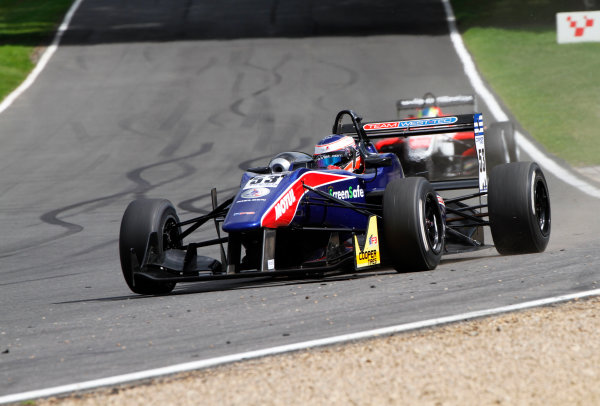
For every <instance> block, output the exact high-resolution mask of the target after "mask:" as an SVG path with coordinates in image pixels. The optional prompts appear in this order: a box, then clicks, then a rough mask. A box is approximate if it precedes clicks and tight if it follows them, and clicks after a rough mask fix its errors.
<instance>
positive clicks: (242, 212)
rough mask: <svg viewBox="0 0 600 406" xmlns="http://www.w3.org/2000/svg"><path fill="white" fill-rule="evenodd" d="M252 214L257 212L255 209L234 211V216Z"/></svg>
mask: <svg viewBox="0 0 600 406" xmlns="http://www.w3.org/2000/svg"><path fill="white" fill-rule="evenodd" d="M250 214H255V212H253V211H240V212H239V213H233V215H234V216H246V215H250Z"/></svg>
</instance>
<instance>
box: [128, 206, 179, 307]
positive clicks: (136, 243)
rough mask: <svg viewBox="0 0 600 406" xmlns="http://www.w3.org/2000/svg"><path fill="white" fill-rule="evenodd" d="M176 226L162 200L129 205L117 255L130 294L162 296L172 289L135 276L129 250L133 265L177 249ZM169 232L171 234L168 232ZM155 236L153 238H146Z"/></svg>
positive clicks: (169, 284) (170, 284) (170, 285)
mask: <svg viewBox="0 0 600 406" xmlns="http://www.w3.org/2000/svg"><path fill="white" fill-rule="evenodd" d="M177 223H179V218H178V217H177V213H176V212H175V208H174V207H173V205H172V204H171V202H169V201H168V200H164V199H138V200H134V201H133V202H131V203H129V206H127V209H126V210H125V213H124V214H123V219H122V220H121V232H120V234H119V254H120V257H121V269H122V270H123V277H124V278H125V282H127V285H128V286H129V289H131V291H132V292H134V293H139V294H142V295H163V294H166V293H169V292H171V291H172V290H173V288H175V283H174V282H157V281H153V280H150V279H147V278H144V277H143V276H135V275H134V272H135V269H134V264H133V263H132V257H131V255H132V253H131V249H133V250H134V253H135V257H136V258H135V259H136V260H137V264H138V265H139V264H142V262H143V260H144V256H145V255H146V248H147V249H148V251H149V254H150V253H152V254H156V255H160V254H161V253H162V252H163V251H164V250H166V249H169V248H176V247H180V246H181V241H180V238H179V233H180V229H179V228H178V227H173V225H175V224H177ZM169 228H170V230H171V231H168V229H169ZM152 233H155V236H156V238H150V236H151V235H152Z"/></svg>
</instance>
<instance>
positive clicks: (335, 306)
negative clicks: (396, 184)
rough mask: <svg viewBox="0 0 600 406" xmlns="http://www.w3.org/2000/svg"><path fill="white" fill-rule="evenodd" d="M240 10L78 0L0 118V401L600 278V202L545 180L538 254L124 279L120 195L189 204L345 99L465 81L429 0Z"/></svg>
mask: <svg viewBox="0 0 600 406" xmlns="http://www.w3.org/2000/svg"><path fill="white" fill-rule="evenodd" d="M207 3H209V4H207ZM238 3H240V2H235V1H220V2H202V1H199V0H168V1H167V0H156V1H152V2H148V1H142V0H131V1H126V2H114V1H108V0H95V1H89V0H84V2H83V3H82V5H81V7H80V8H79V10H78V11H77V13H76V15H75V18H74V19H73V21H72V24H71V28H70V30H69V31H68V32H67V33H66V35H65V37H64V39H63V43H62V44H61V47H60V48H59V50H58V51H57V52H56V54H55V55H54V56H53V58H52V60H51V61H50V63H49V64H48V66H47V67H46V69H45V70H44V72H43V73H42V74H41V76H40V77H39V78H38V80H37V81H36V83H35V84H34V85H33V86H32V87H31V88H30V89H29V90H28V91H27V92H26V93H25V94H23V95H22V96H21V97H20V98H19V99H18V100H17V101H16V102H15V103H14V104H13V105H12V106H11V107H10V108H9V109H8V110H6V111H5V112H4V113H3V114H2V115H0V138H1V146H2V147H1V148H0V173H1V176H0V202H1V206H0V207H1V208H0V224H1V225H2V233H1V234H0V258H1V262H0V303H1V312H0V395H7V394H12V393H17V392H23V391H29V390H34V389H41V388H46V387H50V386H57V385H63V384H69V383H75V382H80V381H85V380H91V379H96V378H102V377H107V376H111V375H117V374H123V373H128V372H134V371H139V370H144V369H150V368H157V367H162V366H166V365H171V364H176V363H182V362H187V361H193V360H198V359H203V358H209V357H215V356H220V355H226V354H231V353H235V352H242V351H249V350H254V349H261V348H265V347H269V346H275V345H282V344H287V343H294V342H298V341H304V340H308V339H315V338H323V337H327V336H332V335H338V334H344V333H350V332H355V331H361V330H366V329H372V328H378V327H385V326H390V325H395V324H400V323H407V322H411V321H418V320H423V319H429V318H434V317H442V316H448V315H452V314H455V313H462V312H467V311H474V310H481V309H486V308H491V307H498V306H502V305H509V304H514V303H519V302H523V301H527V300H534V299H539V298H544V297H548V296H554V295H559V294H567V293H573V292H578V291H584V290H591V289H596V288H598V287H600V253H599V250H598V247H599V239H598V236H597V230H600V219H599V218H598V216H597V209H598V208H599V203H600V202H599V201H598V200H597V199H593V198H591V197H588V196H586V195H584V194H582V193H581V192H579V191H578V190H577V189H575V188H573V187H571V186H569V185H567V184H565V183H563V182H561V181H559V180H557V179H556V178H554V177H553V176H551V175H550V174H549V173H546V175H547V178H548V182H549V187H550V193H551V197H552V214H553V227H552V228H553V229H552V238H551V241H550V244H549V247H548V249H547V251H546V252H545V253H543V254H539V255H524V256H514V257H500V256H499V255H498V254H497V253H496V251H495V250H494V249H493V248H492V249H486V250H482V251H479V252H477V253H473V254H462V255H459V256H452V257H447V258H445V259H444V260H443V262H442V264H441V265H440V266H439V267H438V269H436V270H435V271H432V272H421V273H406V274H398V273H396V272H394V271H391V270H382V271H380V272H378V273H365V274H357V275H345V276H341V275H340V276H332V277H330V278H327V279H324V280H312V279H309V280H292V279H279V280H268V279H264V280H260V281H256V280H241V281H234V282H223V281H221V282H210V283H198V284H188V285H178V287H177V288H176V289H175V291H174V293H173V294H172V295H170V296H165V297H144V296H138V295H135V294H132V293H131V292H130V291H129V290H128V288H127V286H126V284H125V282H124V280H123V278H122V276H121V270H120V265H119V258H118V246H117V238H118V232H119V223H120V220H121V216H122V214H123V211H124V210H125V207H126V206H127V204H128V203H129V202H130V201H131V200H132V199H134V198H136V197H140V196H147V197H166V198H169V199H170V200H171V201H172V202H173V203H174V204H175V205H176V207H177V208H178V210H179V211H180V215H181V217H182V218H184V219H185V218H190V217H191V216H193V215H195V214H197V213H204V212H205V211H206V210H207V209H208V208H209V207H210V197H209V192H210V188H211V187H213V186H217V187H218V189H219V191H220V197H221V199H225V198H226V197H228V196H229V195H231V194H232V193H233V192H234V191H235V189H236V186H237V185H238V184H239V179H240V176H241V173H242V171H241V168H247V167H250V166H256V165H260V164H263V163H266V161H267V160H268V157H270V156H272V155H274V154H275V153H277V152H281V151H286V150H305V151H310V150H311V149H312V148H313V146H314V143H315V142H316V141H318V139H320V138H322V137H323V136H324V135H327V134H328V133H329V131H330V129H331V125H332V122H333V118H334V116H335V113H336V112H337V111H339V110H340V109H343V108H352V109H354V110H356V111H358V112H359V113H360V114H361V115H362V116H363V117H365V119H369V120H379V119H381V120H385V119H390V118H394V117H395V114H396V112H395V101H396V100H397V99H398V98H401V97H412V96H420V95H422V94H424V93H425V92H427V91H432V92H434V93H437V94H459V93H470V92H472V90H471V88H470V85H469V82H468V80H467V78H466V77H465V75H464V73H463V69H462V65H461V63H460V61H459V59H458V57H457V56H456V55H455V52H454V49H453V47H452V45H451V43H450V40H449V37H448V29H447V24H446V21H445V15H444V11H443V8H442V4H441V2H440V1H438V0H418V1H417V0H411V1H408V0H401V1H398V0H388V1H379V2H377V6H376V7H373V6H369V3H371V2H368V1H366V0H345V1H340V2H335V3H336V5H335V6H332V5H324V4H321V3H320V2H312V1H305V0H289V1H278V0H274V1H261V0H253V1H247V2H244V3H245V5H243V6H240V5H238ZM313 3H314V4H313ZM327 3H328V4H329V3H331V2H327ZM211 4H212V5H211ZM338 7H343V10H340V9H339V8H338ZM482 107H483V113H484V117H485V115H486V114H487V113H488V112H487V111H486V110H485V106H482ZM522 158H524V159H526V158H527V157H526V156H524V155H523V154H522ZM211 232H212V230H211V229H210V227H207V229H206V231H205V232H202V233H198V234H197V235H198V237H199V238H201V237H202V236H208V235H209V234H210V233H211ZM524 339H526V337H524Z"/></svg>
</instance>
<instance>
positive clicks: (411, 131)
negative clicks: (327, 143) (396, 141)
mask: <svg viewBox="0 0 600 406" xmlns="http://www.w3.org/2000/svg"><path fill="white" fill-rule="evenodd" d="M356 124H358V126H359V127H358V128H356V126H355V124H354V123H353V124H343V125H341V126H340V128H339V129H340V130H341V133H342V134H347V135H351V136H354V137H358V138H359V140H364V141H365V142H366V143H370V141H371V139H379V138H391V137H414V136H418V135H435V134H447V133H455V132H473V134H474V139H475V148H476V149H477V160H478V161H479V191H480V192H487V186H488V179H487V170H486V162H485V144H484V131H483V115H482V114H481V113H474V114H458V115H454V116H442V117H431V118H420V119H410V120H395V121H377V122H367V123H363V122H361V121H360V120H357V123H356ZM334 129H335V126H334ZM357 129H358V131H357Z"/></svg>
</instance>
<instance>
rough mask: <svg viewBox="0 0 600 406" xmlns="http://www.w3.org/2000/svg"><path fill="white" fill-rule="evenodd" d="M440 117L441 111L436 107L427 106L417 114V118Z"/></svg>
mask: <svg viewBox="0 0 600 406" xmlns="http://www.w3.org/2000/svg"><path fill="white" fill-rule="evenodd" d="M441 115H442V109H440V108H439V107H437V106H428V107H425V108H422V109H420V110H419V111H418V112H417V118H429V117H439V116H441Z"/></svg>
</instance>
